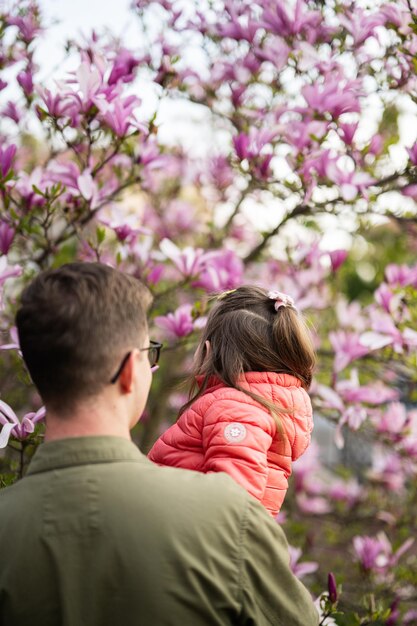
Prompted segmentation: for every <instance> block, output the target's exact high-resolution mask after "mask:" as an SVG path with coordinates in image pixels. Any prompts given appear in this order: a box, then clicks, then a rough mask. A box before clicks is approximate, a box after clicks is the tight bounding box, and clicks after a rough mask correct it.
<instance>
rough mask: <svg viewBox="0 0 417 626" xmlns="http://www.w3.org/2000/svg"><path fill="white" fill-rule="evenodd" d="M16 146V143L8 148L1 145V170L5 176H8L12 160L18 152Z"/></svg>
mask: <svg viewBox="0 0 417 626" xmlns="http://www.w3.org/2000/svg"><path fill="white" fill-rule="evenodd" d="M16 150H17V148H16V146H15V145H14V144H12V145H10V146H8V147H7V148H4V149H3V148H2V147H0V172H1V175H2V177H3V178H5V177H6V176H7V174H8V173H9V171H10V168H11V167H12V161H13V159H14V156H15V154H16Z"/></svg>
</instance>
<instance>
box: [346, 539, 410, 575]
mask: <svg viewBox="0 0 417 626" xmlns="http://www.w3.org/2000/svg"><path fill="white" fill-rule="evenodd" d="M413 543H414V538H410V539H407V540H406V541H405V542H404V543H403V544H401V546H400V547H399V548H398V549H397V550H396V551H395V552H394V551H393V549H392V545H391V543H390V541H389V539H388V537H387V536H386V534H385V533H384V532H380V533H378V534H377V535H376V537H370V536H356V537H354V538H353V549H354V552H355V556H356V559H357V560H358V561H359V563H360V565H361V567H362V568H363V569H364V570H365V571H367V572H370V571H373V572H375V573H385V572H387V571H388V570H389V568H391V567H393V566H394V565H396V564H397V563H398V560H399V559H400V558H401V556H402V555H403V554H405V552H407V550H409V549H410V548H411V546H412V545H413Z"/></svg>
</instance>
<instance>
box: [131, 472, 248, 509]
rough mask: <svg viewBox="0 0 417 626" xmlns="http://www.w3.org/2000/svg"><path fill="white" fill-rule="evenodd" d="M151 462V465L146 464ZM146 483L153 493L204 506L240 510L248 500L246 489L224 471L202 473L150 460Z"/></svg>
mask: <svg viewBox="0 0 417 626" xmlns="http://www.w3.org/2000/svg"><path fill="white" fill-rule="evenodd" d="M149 465H150V466H149ZM149 465H148V466H147V470H148V471H147V472H146V474H145V473H143V474H142V475H143V477H144V481H142V488H145V484H146V483H148V485H149V486H151V485H152V486H153V487H152V488H153V489H154V493H159V494H161V495H162V494H164V496H165V497H168V499H171V498H172V499H173V500H175V499H176V498H181V501H182V502H185V501H190V502H192V501H197V502H198V503H199V506H202V507H204V508H208V507H212V508H213V509H219V510H221V509H222V508H224V507H225V505H226V506H227V507H229V508H230V509H237V510H239V511H240V512H242V511H243V510H244V509H245V508H246V507H247V503H248V501H249V500H250V496H249V495H248V494H247V492H246V491H245V490H244V489H243V488H242V487H240V486H239V485H237V484H236V482H235V481H234V480H233V479H232V478H230V476H228V475H227V474H224V473H218V472H216V473H210V474H203V473H201V472H195V471H192V470H187V469H180V468H176V467H161V466H158V465H154V464H153V463H152V462H151V461H149Z"/></svg>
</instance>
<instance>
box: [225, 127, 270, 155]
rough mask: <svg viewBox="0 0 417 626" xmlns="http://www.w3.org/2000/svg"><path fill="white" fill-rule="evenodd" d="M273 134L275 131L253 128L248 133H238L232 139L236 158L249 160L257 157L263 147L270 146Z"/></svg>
mask: <svg viewBox="0 0 417 626" xmlns="http://www.w3.org/2000/svg"><path fill="white" fill-rule="evenodd" d="M275 134H276V133H275V131H271V130H269V129H262V130H258V129H256V128H254V127H251V128H250V129H249V133H239V135H237V137H234V138H233V145H234V147H235V150H236V154H237V156H238V158H239V159H241V160H243V159H249V160H251V159H254V158H256V157H258V156H259V155H260V153H261V152H262V150H263V149H264V148H265V146H267V145H268V144H270V142H271V141H272V139H273V138H274V136H275Z"/></svg>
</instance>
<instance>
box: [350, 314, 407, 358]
mask: <svg viewBox="0 0 417 626" xmlns="http://www.w3.org/2000/svg"><path fill="white" fill-rule="evenodd" d="M360 342H361V343H362V344H363V345H365V346H367V347H368V349H369V350H370V351H371V350H378V349H380V348H384V347H386V346H390V345H392V346H393V348H394V350H395V352H397V353H399V354H401V353H402V352H403V351H404V349H405V348H414V347H416V346H417V332H416V331H415V330H413V329H412V328H409V327H405V328H403V330H402V331H400V330H399V329H398V328H397V327H396V326H395V324H394V321H393V320H392V318H391V317H390V316H389V315H387V314H386V313H382V312H381V313H379V312H377V311H375V312H374V314H373V316H372V330H371V331H368V332H365V333H362V335H361V336H360Z"/></svg>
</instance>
